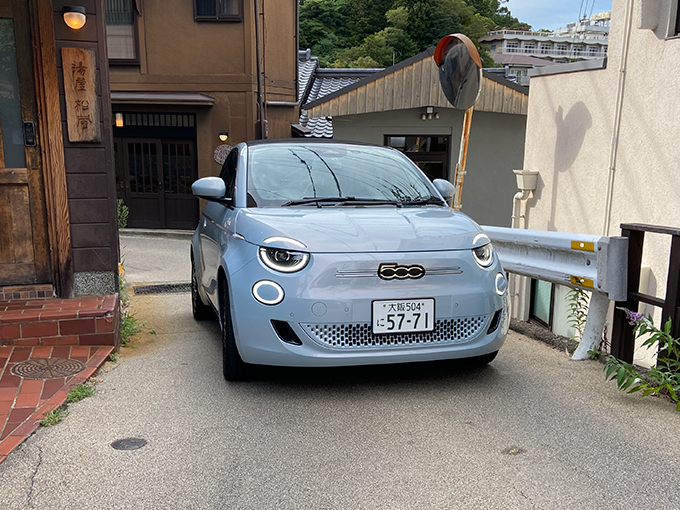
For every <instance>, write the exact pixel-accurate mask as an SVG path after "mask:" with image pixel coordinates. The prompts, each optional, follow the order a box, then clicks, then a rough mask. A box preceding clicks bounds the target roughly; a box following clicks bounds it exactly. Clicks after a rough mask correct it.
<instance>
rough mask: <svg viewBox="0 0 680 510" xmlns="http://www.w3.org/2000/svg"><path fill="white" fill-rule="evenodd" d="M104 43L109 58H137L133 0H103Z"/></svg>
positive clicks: (135, 10)
mask: <svg viewBox="0 0 680 510" xmlns="http://www.w3.org/2000/svg"><path fill="white" fill-rule="evenodd" d="M105 6H106V44H107V47H108V51H109V59H110V60H133V61H136V60H137V37H136V27H135V19H136V14H137V9H136V2H135V0H105Z"/></svg>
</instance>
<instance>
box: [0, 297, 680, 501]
mask: <svg viewBox="0 0 680 510" xmlns="http://www.w3.org/2000/svg"><path fill="white" fill-rule="evenodd" d="M134 306H135V308H136V309H137V313H138V315H139V316H140V317H142V318H145V319H147V320H148V321H149V323H150V324H151V325H153V326H154V327H155V328H156V331H157V332H158V335H157V337H151V338H149V339H145V340H144V341H143V342H141V345H140V346H139V347H138V348H136V349H127V350H126V351H125V354H124V356H123V357H122V360H121V361H120V362H119V363H118V364H117V365H113V366H109V367H108V368H107V371H106V372H105V373H103V374H102V375H101V376H100V379H101V382H100V383H99V385H98V392H97V394H96V395H95V396H93V397H91V398H88V399H86V400H84V401H82V402H80V403H78V404H73V405H71V407H70V410H71V414H70V416H68V418H66V420H65V421H63V422H62V423H60V424H59V425H57V426H55V427H51V428H44V429H40V430H39V431H38V432H37V433H36V434H35V435H34V436H33V437H32V438H30V439H29V440H28V441H27V442H26V443H24V445H23V446H21V447H20V448H19V449H18V450H17V451H15V452H14V453H13V454H12V455H11V456H10V457H9V458H8V459H7V460H6V461H5V462H4V463H3V464H2V465H0V501H1V502H2V504H1V505H0V506H2V508H8V509H15V508H17V509H18V508H38V509H47V508H49V509H61V508H64V509H73V508H89V509H116V508H135V509H137V508H219V509H225V508H229V509H231V508H238V509H258V510H263V509H296V510H298V509H315V510H316V509H325V508H328V509H414V508H435V509H439V508H442V509H444V508H446V509H449V508H450V509H456V508H465V509H467V508H484V509H492V508H502V509H510V508H513V509H514V508H519V509H524V508H526V509H535V508H543V509H561V508H564V509H586V508H593V509H602V508H612V509H614V508H617V509H618V508H680V495H679V494H678V490H677V480H678V479H680V447H679V446H678V441H677V438H676V437H675V436H676V431H677V429H678V424H679V423H680V414H678V413H676V412H675V411H674V408H673V406H671V404H670V403H668V402H665V401H662V400H660V399H649V398H648V399H644V398H642V397H638V396H636V395H632V396H629V395H625V394H621V393H619V392H618V391H617V390H616V389H615V387H614V385H613V384H612V383H606V382H605V381H604V378H603V375H602V368H601V365H599V364H598V363H596V362H573V361H570V360H569V359H568V358H567V357H566V356H565V355H564V354H563V353H561V352H559V351H556V350H553V349H551V348H549V347H547V346H545V345H543V344H541V343H537V342H535V341H533V340H529V339H527V338H525V337H522V336H520V335H518V334H516V333H512V332H511V334H510V337H509V340H508V342H507V344H506V346H505V347H504V348H503V349H502V350H501V353H500V354H499V356H498V358H497V359H496V360H495V361H494V362H493V363H492V364H491V365H490V366H488V367H484V368H480V369H465V368H462V367H461V366H460V365H456V364H451V363H437V364H422V365H403V366H392V367H379V368H354V369H342V370H323V371H318V370H284V369H278V370H276V369H267V370H264V371H261V372H260V373H259V375H258V377H257V378H256V380H254V381H251V382H245V383H238V384H229V383H226V382H225V381H224V380H223V379H222V377H221V360H220V338H219V331H218V327H217V324H216V323H210V322H208V323H196V322H194V321H193V319H192V318H191V314H190V308H189V296H188V294H181V295H156V296H138V297H136V298H135V302H134ZM127 437H139V438H143V439H145V440H147V441H148V444H147V445H146V446H144V447H143V448H141V449H139V450H136V451H118V450H114V449H113V448H112V447H111V446H110V444H111V443H112V442H113V441H114V440H116V439H120V438H127Z"/></svg>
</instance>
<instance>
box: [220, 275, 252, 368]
mask: <svg viewBox="0 0 680 510" xmlns="http://www.w3.org/2000/svg"><path fill="white" fill-rule="evenodd" d="M220 306H221V310H222V373H223V374H224V378H225V379H226V380H227V381H242V380H244V379H246V377H247V375H248V364H247V363H246V362H244V361H243V360H242V359H241V355H240V354H239V353H238V347H236V339H235V338H234V327H233V325H232V322H231V306H230V304H229V289H228V288H227V285H226V283H224V284H223V285H221V299H220Z"/></svg>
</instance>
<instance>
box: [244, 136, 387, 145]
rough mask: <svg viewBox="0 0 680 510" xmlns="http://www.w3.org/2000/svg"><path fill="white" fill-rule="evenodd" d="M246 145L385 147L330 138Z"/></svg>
mask: <svg viewBox="0 0 680 510" xmlns="http://www.w3.org/2000/svg"><path fill="white" fill-rule="evenodd" d="M244 143H245V144H246V145H247V146H249V147H252V146H256V145H274V144H286V145H311V144H326V145H330V144H333V145H358V146H364V147H383V146H381V145H375V144H372V143H364V142H353V141H346V140H333V139H330V138H273V139H267V140H249V141H247V142H244Z"/></svg>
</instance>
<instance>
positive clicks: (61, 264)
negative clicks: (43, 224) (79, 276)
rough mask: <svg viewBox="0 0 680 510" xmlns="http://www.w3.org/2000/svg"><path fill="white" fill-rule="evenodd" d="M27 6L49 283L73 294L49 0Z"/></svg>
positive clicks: (60, 293) (31, 1)
mask: <svg viewBox="0 0 680 510" xmlns="http://www.w3.org/2000/svg"><path fill="white" fill-rule="evenodd" d="M28 8H29V12H30V14H31V16H30V18H31V36H32V42H33V45H32V46H33V70H34V84H35V98H36V104H37V114H38V123H37V124H38V125H37V132H38V138H39V140H40V154H41V159H42V173H43V178H44V184H45V206H46V215H47V231H48V240H49V247H50V249H49V252H50V262H51V268H52V271H51V272H52V283H53V285H54V288H55V292H56V294H57V296H59V297H64V298H67V297H72V296H73V283H74V280H73V251H72V248H71V228H70V220H69V212H68V192H67V188H66V165H65V163H64V137H63V134H62V129H61V108H60V106H59V80H58V77H57V52H56V44H55V36H54V24H53V23H54V17H53V11H52V0H29V2H28Z"/></svg>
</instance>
